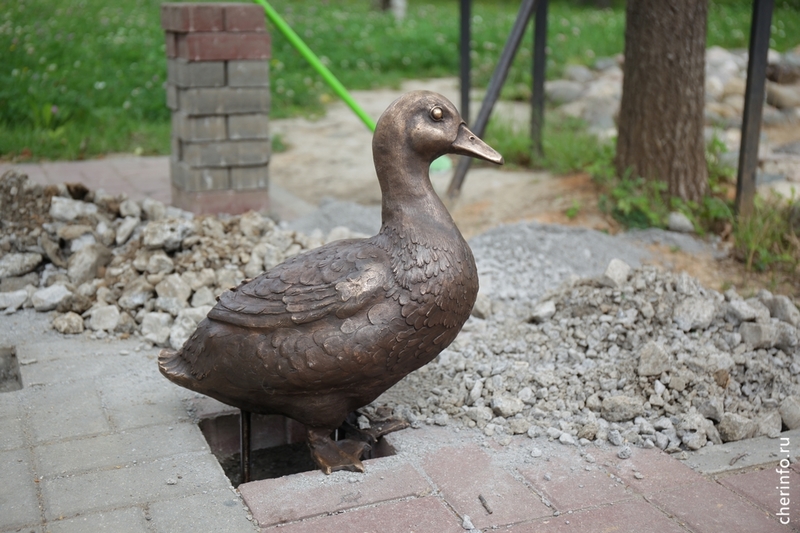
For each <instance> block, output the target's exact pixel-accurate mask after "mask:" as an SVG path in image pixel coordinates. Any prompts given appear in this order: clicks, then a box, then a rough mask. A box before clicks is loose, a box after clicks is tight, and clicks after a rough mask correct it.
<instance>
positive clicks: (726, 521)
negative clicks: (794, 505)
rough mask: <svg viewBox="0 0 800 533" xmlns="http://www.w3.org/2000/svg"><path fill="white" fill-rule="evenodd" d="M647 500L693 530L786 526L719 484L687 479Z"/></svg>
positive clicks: (777, 532)
mask: <svg viewBox="0 0 800 533" xmlns="http://www.w3.org/2000/svg"><path fill="white" fill-rule="evenodd" d="M649 499H650V501H651V502H652V503H654V504H655V505H657V506H658V507H660V508H661V509H663V510H664V511H665V512H667V513H668V514H670V515H672V516H674V517H676V518H677V519H678V520H679V521H680V522H681V523H683V524H685V525H686V526H687V527H688V528H689V529H690V530H691V531H693V532H694V533H720V532H722V531H724V532H725V533H753V532H754V531H758V532H759V533H773V532H774V533H786V532H788V531H789V529H788V528H787V527H785V526H782V525H781V524H779V523H778V521H777V520H775V519H774V518H771V517H770V516H769V514H768V513H767V512H766V511H763V510H761V509H759V508H757V507H756V506H754V505H752V504H750V503H749V502H747V501H745V500H743V499H742V498H740V497H739V496H737V495H736V494H734V493H733V492H731V491H729V490H728V489H726V488H725V487H723V486H722V485H719V484H717V483H714V482H710V481H705V480H702V481H699V482H698V481H695V482H692V483H686V484H684V485H683V486H681V487H679V488H674V489H672V490H670V491H666V492H658V493H656V494H654V495H652V496H651V497H650V498H649Z"/></svg>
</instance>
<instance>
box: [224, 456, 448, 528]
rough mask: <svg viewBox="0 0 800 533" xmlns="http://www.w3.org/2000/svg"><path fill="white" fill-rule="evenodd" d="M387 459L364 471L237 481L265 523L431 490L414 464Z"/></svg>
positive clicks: (247, 499) (256, 513)
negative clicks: (247, 481)
mask: <svg viewBox="0 0 800 533" xmlns="http://www.w3.org/2000/svg"><path fill="white" fill-rule="evenodd" d="M388 461H390V459H374V460H370V461H366V462H365V467H366V470H367V472H366V473H365V474H360V473H353V472H335V473H333V474H332V475H330V476H326V475H325V474H323V473H322V472H318V471H315V472H303V473H301V474H295V475H292V476H285V477H282V478H277V479H265V480H262V481H254V482H252V483H246V484H244V485H239V492H240V493H241V494H242V498H244V501H245V503H247V506H248V507H250V511H251V512H252V513H253V517H254V518H255V519H256V520H257V521H258V524H259V525H260V526H261V527H266V526H271V525H275V524H281V523H285V522H293V521H296V520H301V519H303V518H310V517H314V516H318V515H323V514H326V513H332V512H338V511H343V510H346V509H352V508H354V507H361V506H364V505H370V504H375V503H380V502H384V501H388V500H395V499H400V498H406V497H410V496H424V495H427V494H430V493H431V492H432V490H433V489H432V487H431V486H430V484H429V483H428V482H427V481H425V479H424V478H423V477H422V476H421V475H420V474H419V472H417V471H416V470H415V469H414V467H412V466H411V465H409V464H399V465H398V464H396V462H395V461H392V463H394V464H391V463H390V464H389V465H387V464H385V463H386V462H388ZM353 481H355V482H353ZM298 494H302V495H303V497H302V498H298V497H297V495H298Z"/></svg>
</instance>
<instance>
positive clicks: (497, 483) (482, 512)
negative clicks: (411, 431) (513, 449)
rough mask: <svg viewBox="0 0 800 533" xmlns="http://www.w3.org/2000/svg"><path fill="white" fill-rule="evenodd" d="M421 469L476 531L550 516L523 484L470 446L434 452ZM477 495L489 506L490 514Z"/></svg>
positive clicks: (546, 509) (486, 455)
mask: <svg viewBox="0 0 800 533" xmlns="http://www.w3.org/2000/svg"><path fill="white" fill-rule="evenodd" d="M423 467H424V469H425V472H426V473H427V474H428V475H429V476H430V477H431V479H432V480H433V482H434V483H435V484H436V486H437V487H438V488H439V489H440V490H441V491H442V494H443V495H444V498H445V500H446V501H447V502H448V503H449V504H450V505H452V506H453V508H454V509H455V510H456V512H458V513H459V514H460V515H465V514H466V515H469V517H470V518H471V519H472V523H473V524H474V525H475V527H477V528H484V527H490V526H503V525H507V524H513V523H516V522H522V521H524V520H530V519H533V518H538V517H543V516H548V515H551V514H552V513H553V511H552V510H551V509H549V508H547V507H546V506H545V505H544V504H543V503H542V502H541V499H540V498H539V496H538V495H536V494H535V493H534V492H533V491H532V490H531V489H530V488H528V487H527V486H525V485H524V484H523V483H522V481H518V480H516V479H514V477H513V476H512V475H511V474H510V473H508V472H506V471H505V470H504V469H503V468H501V467H496V466H493V465H492V459H491V457H490V456H489V455H488V454H486V453H485V452H484V451H482V450H481V449H479V448H478V447H477V446H475V445H473V444H470V445H467V446H464V447H463V448H442V449H440V450H437V451H436V452H434V453H432V454H430V455H428V456H427V457H426V458H425V460H424V462H423ZM479 496H483V497H484V499H485V500H486V501H487V503H488V504H489V507H490V508H491V509H492V511H493V513H492V514H491V515H490V514H489V513H488V512H487V511H486V509H485V508H484V506H483V504H482V503H481V501H480V499H479Z"/></svg>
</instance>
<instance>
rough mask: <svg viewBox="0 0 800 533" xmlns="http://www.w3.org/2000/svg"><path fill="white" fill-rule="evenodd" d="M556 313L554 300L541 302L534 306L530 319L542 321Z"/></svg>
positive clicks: (537, 321) (531, 320)
mask: <svg viewBox="0 0 800 533" xmlns="http://www.w3.org/2000/svg"><path fill="white" fill-rule="evenodd" d="M555 314H556V303H555V302H554V301H552V300H548V301H546V302H540V303H538V304H536V307H534V308H533V312H532V313H531V317H530V318H529V319H528V320H529V321H530V322H534V323H541V322H545V321H547V320H550V319H551V318H553V315H555Z"/></svg>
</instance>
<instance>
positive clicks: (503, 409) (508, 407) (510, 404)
mask: <svg viewBox="0 0 800 533" xmlns="http://www.w3.org/2000/svg"><path fill="white" fill-rule="evenodd" d="M524 408H525V403H524V402H523V401H522V400H520V399H519V398H513V397H511V396H493V397H492V411H494V413H495V414H496V415H497V416H502V417H504V418H508V417H511V416H514V415H515V414H517V413H519V412H521V411H522V410H523V409H524Z"/></svg>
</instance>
